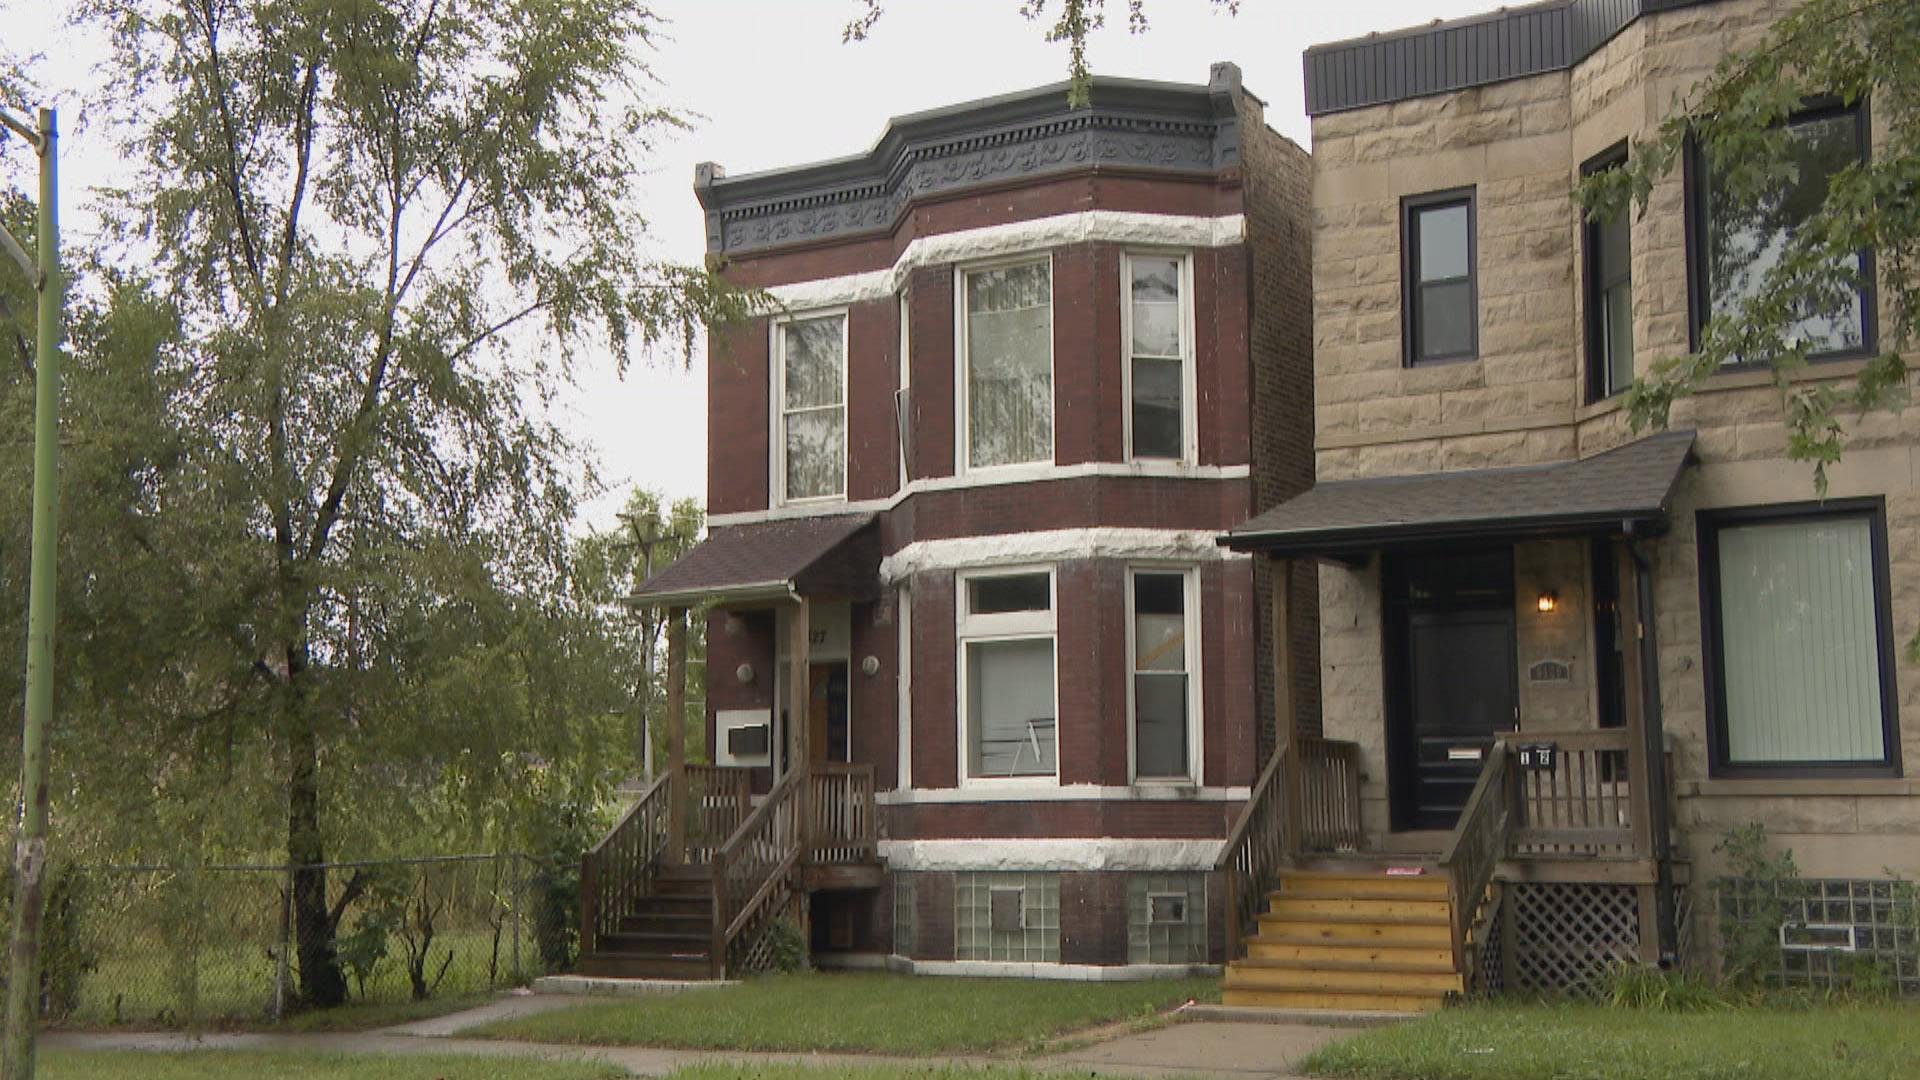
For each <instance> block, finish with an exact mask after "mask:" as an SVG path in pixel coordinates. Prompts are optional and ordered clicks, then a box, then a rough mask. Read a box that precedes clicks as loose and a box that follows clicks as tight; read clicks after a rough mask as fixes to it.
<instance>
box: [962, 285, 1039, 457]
mask: <svg viewBox="0 0 1920 1080" xmlns="http://www.w3.org/2000/svg"><path fill="white" fill-rule="evenodd" d="M960 291H961V293H962V296H961V304H960V310H961V312H962V325H961V328H960V342H961V349H962V353H963V362H962V370H963V371H964V372H965V376H964V392H963V394H962V396H961V407H962V409H963V410H964V422H963V423H962V424H961V430H962V431H963V432H964V433H965V440H966V458H965V460H966V465H967V467H969V468H974V469H984V468H992V467H994V466H997V465H1019V464H1025V463H1029V462H1041V461H1052V460H1053V267H1052V263H1051V261H1050V260H1048V259H1045V258H1042V259H1037V260H1034V261H1031V262H1023V263H1017V264H1014V265H1011V266H996V267H990V268H983V269H978V270H968V271H965V272H963V273H962V274H961V275H960Z"/></svg>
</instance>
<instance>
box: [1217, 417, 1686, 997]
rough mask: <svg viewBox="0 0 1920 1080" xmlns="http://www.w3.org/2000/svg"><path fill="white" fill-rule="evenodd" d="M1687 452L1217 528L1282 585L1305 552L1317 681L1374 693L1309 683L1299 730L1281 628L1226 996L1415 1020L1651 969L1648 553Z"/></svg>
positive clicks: (1452, 478)
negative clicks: (1320, 700) (1318, 638)
mask: <svg viewBox="0 0 1920 1080" xmlns="http://www.w3.org/2000/svg"><path fill="white" fill-rule="evenodd" d="M1691 442H1692V439H1691V435H1690V434H1689V433H1679V434H1675V435H1661V436H1655V437H1653V438H1650V439H1643V440H1641V441H1640V442H1637V443H1632V444H1628V445H1627V446H1625V447H1621V448H1619V449H1616V450H1614V451H1610V452H1608V453H1605V454H1601V455H1597V456H1596V457H1593V458H1589V459H1586V460H1585V461H1581V462H1572V463H1567V464H1564V465H1556V466H1545V467H1536V468H1526V469H1499V470H1483V471H1477V472H1467V473H1445V474H1432V475H1425V476H1416V477H1395V478H1383V479H1380V480H1362V481H1349V482H1344V483H1328V484H1322V485H1320V486H1319V487H1317V488H1315V489H1313V490H1312V491H1310V492H1308V493H1306V494H1304V495H1302V496H1300V497H1298V498H1296V499H1294V500H1291V501H1290V502H1288V503H1285V504H1282V505H1281V506H1279V507H1276V508H1274V509H1273V510H1270V511H1268V512H1267V513H1265V514H1262V515H1261V516H1260V517H1258V518H1255V519H1254V520H1253V521H1251V522H1249V523H1248V524H1247V525H1245V526H1243V527H1242V528H1240V529H1238V530H1235V532H1234V533H1233V534H1232V535H1230V536H1229V537H1228V538H1227V540H1226V542H1227V543H1228V544H1229V545H1231V546H1233V547H1235V548H1236V549H1239V550H1243V551H1248V552H1251V553H1254V554H1255V555H1256V556H1258V557H1265V558H1268V559H1270V560H1272V561H1273V569H1274V571H1275V573H1274V575H1273V577H1274V579H1275V580H1281V581H1284V580H1288V577H1289V575H1290V574H1291V573H1292V568H1293V566H1294V565H1295V564H1296V562H1297V561H1311V562H1312V563H1313V564H1315V565H1318V566H1320V567H1321V568H1322V569H1321V571H1320V573H1321V575H1322V577H1323V579H1325V580H1326V581H1327V585H1326V587H1325V588H1323V590H1322V597H1323V604H1324V602H1325V601H1326V600H1327V599H1329V598H1331V600H1332V601H1333V602H1332V604H1331V605H1328V606H1323V610H1322V612H1321V618H1322V620H1323V636H1322V644H1323V645H1325V644H1326V643H1327V642H1329V641H1337V640H1338V636H1339V635H1342V634H1344V635H1346V639H1347V640H1346V641H1345V642H1344V644H1341V645H1340V646H1339V647H1338V648H1336V649H1335V650H1334V651H1333V652H1332V653H1330V655H1329V657H1328V659H1327V660H1326V662H1325V663H1324V664H1323V667H1322V673H1323V677H1325V675H1326V673H1327V672H1329V671H1332V672H1336V673H1340V672H1341V671H1342V669H1343V667H1344V668H1346V669H1347V670H1358V671H1360V672H1362V673H1363V676H1362V678H1363V679H1365V680H1370V681H1365V682H1362V681H1361V680H1360V679H1356V678H1355V677H1352V676H1343V677H1342V678H1341V679H1338V680H1336V679H1328V682H1329V684H1330V685H1329V689H1328V696H1329V698H1330V699H1332V700H1329V701H1328V703H1327V704H1328V708H1327V711H1326V715H1327V717H1328V720H1327V724H1328V729H1327V730H1319V729H1315V730H1308V729H1305V728H1303V727H1302V725H1301V724H1300V723H1298V720H1297V718H1298V716H1299V715H1300V713H1299V711H1298V710H1296V709H1295V708H1294V703H1293V702H1292V701H1291V700H1289V692H1288V691H1289V688H1290V687H1291V686H1292V685H1293V679H1292V676H1291V670H1290V665H1291V663H1292V658H1293V656H1294V650H1293V648H1292V647H1291V643H1290V642H1288V641H1287V640H1286V639H1285V637H1284V635H1280V634H1276V640H1275V642H1274V658H1273V663H1274V666H1275V679H1274V684H1275V686H1276V688H1277V690H1276V694H1277V700H1276V742H1277V745H1278V750H1277V752H1276V753H1275V754H1274V755H1273V756H1272V758H1271V759H1270V760H1269V761H1268V762H1267V765H1266V767H1265V769H1264V770H1263V772H1262V774H1261V776H1260V778H1259V780H1258V781H1257V782H1256V783H1255V785H1254V787H1253V789H1252V792H1251V798H1250V799H1249V801H1248V803H1247V805H1246V808H1245V810H1244V812H1243V814H1242V815H1241V817H1240V819H1239V821H1238V822H1237V823H1236V825H1235V828H1234V830H1233V832H1232V834H1231V835H1230V837H1229V839H1228V841H1227V843H1226V846H1225V847H1224V848H1223V850H1222V854H1221V857H1220V861H1219V863H1218V867H1217V869H1218V871H1219V874H1220V878H1221V881H1222V885H1223V890H1224V892H1225V897H1224V899H1225V901H1226V910H1225V920H1226V931H1227V940H1228V942H1229V943H1230V945H1229V960H1230V961H1231V967H1230V969H1229V973H1228V976H1227V980H1226V997H1227V1000H1228V1001H1229V1002H1233V1003H1241V1004H1259V1005H1277V1006H1289V1007H1340V1008H1350V1009H1351V1008H1382V1009H1400V1010H1409V1011H1411V1010H1420V1009H1426V1008H1432V1007H1437V1006H1438V1005H1439V1004H1440V1003H1441V1002H1442V1001H1443V1000H1444V999H1445V997H1446V996H1447V995H1449V994H1458V993H1467V992H1481V991H1489V990H1497V989H1501V988H1512V989H1547V990H1568V989H1571V990H1576V991H1577V990H1581V989H1583V988H1585V989H1591V988H1592V987H1594V986H1595V985H1596V984H1597V981H1598V979H1599V978H1600V976H1601V975H1603V974H1604V971H1605V969H1606V968H1607V967H1608V966H1610V965H1612V964H1615V963H1619V962H1640V963H1647V964H1657V963H1664V962H1669V961H1670V960H1671V959H1672V957H1673V956H1674V955H1675V954H1676V951H1677V948H1678V944H1677V940H1676V938H1677V933H1678V930H1677V926H1678V923H1679V920H1678V919H1677V917H1676V909H1677V907H1678V906H1679V905H1680V903H1681V896H1682V887H1683V885H1684V883H1685V873H1686V867H1685V866H1684V865H1679V866H1677V865H1676V863H1675V860H1674V858H1673V856H1672V842H1671V829H1670V824H1669V818H1670V815H1671V802H1670V799H1669V796H1668V790H1669V787H1670V774H1669V766H1668V762H1667V752H1666V749H1665V738H1664V735H1663V732H1662V725H1661V717H1660V710H1659V700H1660V698H1659V689H1658V663H1657V657H1658V651H1657V643H1656V641H1655V633H1654V627H1655V619H1654V612H1653V609H1652V598H1653V595H1654V592H1653V589H1652V575H1653V572H1654V570H1653V562H1652V559H1651V558H1650V549H1649V547H1648V541H1649V539H1650V538H1652V537H1656V536H1658V535H1660V534H1662V533H1663V532H1664V531H1665V527H1666V505H1667V502H1668V498H1669V495H1670V492H1671V489H1672V487H1673V484H1674V483H1675V481H1676V479H1677V477H1678V474H1679V472H1680V470H1681V468H1683V467H1684V465H1685V464H1686V462H1687V460H1688V458H1689V455H1690V447H1691ZM1542 562H1545V563H1547V564H1549V565H1552V566H1554V567H1556V573H1557V574H1558V575H1559V584H1560V587H1559V589H1558V590H1556V589H1553V588H1548V587H1542V586H1541V584H1540V582H1539V580H1537V579H1538V578H1539V576H1540V575H1538V574H1535V573H1532V572H1531V571H1532V567H1534V566H1535V565H1536V564H1539V563H1542ZM1570 567H1577V568H1578V572H1577V573H1575V572H1574V571H1573V570H1570V569H1569V568H1570ZM1563 595H1564V596H1565V599H1566V601H1567V602H1570V603H1571V605H1572V610H1560V609H1559V605H1560V604H1561V603H1562V596H1563ZM1274 597H1275V605H1276V607H1275V612H1274V619H1273V625H1275V626H1276V627H1286V626H1288V625H1289V622H1288V620H1287V618H1286V615H1287V612H1286V604H1287V590H1285V589H1275V590H1274ZM1556 611H1557V612H1558V613H1557V615H1556V614H1555V613H1556ZM1341 649H1345V650H1346V651H1340V650H1341ZM1356 657H1357V658H1360V659H1359V660H1356V661H1355V662H1354V663H1352V664H1350V665H1349V664H1348V661H1350V660H1355V658H1356ZM1364 673H1371V674H1364ZM1523 678H1524V679H1525V680H1526V681H1525V684H1524V685H1523V683H1522V680H1523ZM1338 695H1344V698H1342V697H1339V696H1338ZM1329 735H1333V736H1338V737H1333V738H1330V737H1328V736H1329Z"/></svg>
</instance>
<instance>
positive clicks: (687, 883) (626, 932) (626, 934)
mask: <svg viewBox="0 0 1920 1080" xmlns="http://www.w3.org/2000/svg"><path fill="white" fill-rule="evenodd" d="M712 953H713V873H712V871H711V870H709V869H708V868H707V867H705V866H660V867H656V868H655V869H654V871H653V873H652V875H651V876H650V878H649V879H648V881H647V892H646V893H645V894H643V895H641V896H637V897H634V898H633V900H632V901H631V902H630V904H629V907H628V913H627V914H624V915H622V916H620V918H619V920H618V922H617V923H616V926H615V929H613V930H609V931H605V932H602V933H601V934H600V935H599V937H598V939H597V940H596V942H595V948H594V950H593V952H591V953H588V954H586V955H583V956H581V957H580V961H579V963H578V965H577V967H578V969H579V972H580V974H582V975H594V976H601V977H607V978H617V979H689V980H691V979H705V978H708V977H709V976H710V973H711V972H712V970H713V955H712Z"/></svg>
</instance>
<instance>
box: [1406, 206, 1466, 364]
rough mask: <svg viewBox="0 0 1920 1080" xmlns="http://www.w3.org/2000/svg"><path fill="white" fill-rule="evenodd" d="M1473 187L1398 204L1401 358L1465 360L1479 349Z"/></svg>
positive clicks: (1413, 361)
mask: <svg viewBox="0 0 1920 1080" xmlns="http://www.w3.org/2000/svg"><path fill="white" fill-rule="evenodd" d="M1473 226H1474V207H1473V189H1472V188H1460V189H1458V190H1454V191H1439V192H1435V193H1433V194H1431V195H1414V196H1409V197H1408V198H1405V199H1402V200H1401V202H1400V280H1401V282H1402V289H1401V292H1402V297H1401V320H1400V322H1401V325H1402V326H1403V327H1404V328H1405V331H1406V332H1405V335H1404V338H1405V341H1406V362H1407V364H1408V365H1409V366H1412V365H1415V364H1426V363H1433V362H1435V361H1442V360H1469V359H1472V358H1473V357H1474V356H1475V355H1476V353H1477V352H1478V350H1479V344H1480V342H1479V323H1480V319H1479V298H1478V296H1477V295H1476V289H1477V287H1478V286H1477V279H1476V278H1475V276H1474V254H1475V253H1474V240H1473V232H1474V228H1473Z"/></svg>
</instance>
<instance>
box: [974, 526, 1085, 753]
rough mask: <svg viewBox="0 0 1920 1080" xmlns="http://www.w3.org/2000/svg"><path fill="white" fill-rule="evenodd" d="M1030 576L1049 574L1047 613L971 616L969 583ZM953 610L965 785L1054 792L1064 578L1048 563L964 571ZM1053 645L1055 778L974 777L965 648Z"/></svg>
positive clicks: (1058, 726)
mask: <svg viewBox="0 0 1920 1080" xmlns="http://www.w3.org/2000/svg"><path fill="white" fill-rule="evenodd" d="M1029 574H1045V575H1047V610H1046V611H1007V612H1000V613H996V614H992V615H973V614H969V613H968V610H967V607H968V592H969V585H970V583H972V582H974V581H977V580H980V579H983V578H1000V577H1024V576H1027V575H1029ZM953 601H954V602H953V610H954V622H955V628H954V651H955V654H956V655H955V658H954V668H953V670H954V673H955V676H956V678H955V680H954V701H955V703H956V704H957V706H958V708H957V710H956V713H955V717H954V730H955V732H957V733H958V735H959V737H960V743H959V746H958V747H957V749H958V751H959V753H958V754H957V755H955V756H956V758H957V759H958V762H959V773H958V774H959V777H960V786H961V787H996V788H997V787H1008V786H1015V787H1017V786H1023V785H1024V786H1027V787H1044V788H1055V787H1059V786H1060V748H1061V741H1060V729H1061V728H1062V727H1063V726H1064V725H1062V724H1061V722H1060V636H1059V633H1058V627H1059V618H1058V613H1059V610H1060V575H1059V573H1058V572H1057V571H1056V569H1055V568H1054V567H1053V566H1052V565H1049V564H1038V565H1031V566H996V567H993V568H992V569H982V570H961V571H957V572H955V574H954V576H953ZM1042 639H1044V640H1046V641H1050V642H1052V643H1053V774H1052V775H1051V776H1047V775H1039V774H1036V775H1031V776H974V775H973V774H972V771H971V770H972V763H973V741H972V740H973V733H972V731H971V730H970V727H971V725H970V722H969V721H970V717H971V716H972V710H971V707H970V706H971V703H970V702H969V701H968V700H967V683H968V670H967V668H968V661H967V646H969V645H976V644H982V643H988V644H990V643H993V642H1000V641H1037V640H1042Z"/></svg>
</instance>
